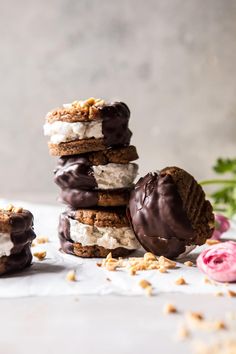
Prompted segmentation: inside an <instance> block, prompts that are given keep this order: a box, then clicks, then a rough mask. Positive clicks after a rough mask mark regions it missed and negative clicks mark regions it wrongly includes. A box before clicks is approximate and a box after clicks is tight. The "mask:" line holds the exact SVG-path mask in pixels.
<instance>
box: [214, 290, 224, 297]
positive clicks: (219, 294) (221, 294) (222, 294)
mask: <svg viewBox="0 0 236 354" xmlns="http://www.w3.org/2000/svg"><path fill="white" fill-rule="evenodd" d="M215 296H218V297H220V296H224V293H222V291H217V292H216V293H215Z"/></svg>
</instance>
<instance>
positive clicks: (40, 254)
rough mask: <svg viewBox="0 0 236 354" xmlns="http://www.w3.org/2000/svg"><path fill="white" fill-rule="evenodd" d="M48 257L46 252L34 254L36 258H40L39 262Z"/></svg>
mask: <svg viewBox="0 0 236 354" xmlns="http://www.w3.org/2000/svg"><path fill="white" fill-rule="evenodd" d="M46 255H47V252H46V251H42V252H35V253H34V254H33V256H34V257H36V258H38V260H39V261H42V260H43V259H44V258H45V257H46Z"/></svg>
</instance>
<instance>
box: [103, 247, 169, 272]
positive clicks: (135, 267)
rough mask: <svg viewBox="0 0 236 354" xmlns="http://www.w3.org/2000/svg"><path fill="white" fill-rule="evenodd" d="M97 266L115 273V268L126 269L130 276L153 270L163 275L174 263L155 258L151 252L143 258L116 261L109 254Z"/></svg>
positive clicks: (163, 258)
mask: <svg viewBox="0 0 236 354" xmlns="http://www.w3.org/2000/svg"><path fill="white" fill-rule="evenodd" d="M97 265H98V266H101V267H103V268H106V269H107V270H111V271H115V270H116V269H117V268H127V269H128V272H129V274H130V275H136V273H137V272H138V271H143V270H153V269H157V270H159V271H160V272H161V273H165V272H166V271H167V269H174V268H175V267H176V262H174V261H171V260H170V259H168V258H166V257H163V256H160V257H156V256H155V255H154V254H152V253H151V252H147V253H145V254H144V256H143V257H130V258H128V259H123V258H119V259H116V258H113V257H112V254H111V253H109V254H108V256H107V257H106V258H105V259H103V260H102V263H99V264H97Z"/></svg>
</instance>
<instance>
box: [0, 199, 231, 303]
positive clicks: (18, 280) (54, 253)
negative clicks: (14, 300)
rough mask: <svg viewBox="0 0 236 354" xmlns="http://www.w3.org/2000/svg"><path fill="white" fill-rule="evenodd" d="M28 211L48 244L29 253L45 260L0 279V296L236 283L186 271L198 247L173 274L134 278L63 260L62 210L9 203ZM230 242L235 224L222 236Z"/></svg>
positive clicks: (202, 289)
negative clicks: (71, 274) (71, 275)
mask: <svg viewBox="0 0 236 354" xmlns="http://www.w3.org/2000/svg"><path fill="white" fill-rule="evenodd" d="M7 204H9V201H6V200H0V206H1V207H3V206H6V205H7ZM13 204H14V205H16V206H23V207H24V208H25V209H28V210H30V211H31V212H32V213H33V214H34V218H35V232H36V234H37V236H47V237H48V238H49V241H50V242H49V243H46V244H42V245H37V246H36V247H33V248H32V251H33V252H37V251H41V250H45V251H46V252H47V257H46V259H45V260H43V261H38V260H37V259H35V258H34V259H33V264H32V266H31V267H30V268H28V269H27V270H25V271H23V272H21V273H18V274H14V275H10V276H9V275H8V276H4V277H1V278H0V297H21V296H45V295H49V296H50V295H94V294H97V295H105V294H106V295H107V294H116V295H126V296H132V295H143V294H144V291H143V289H141V288H140V287H139V285H138V283H139V281H140V280H141V279H146V280H149V281H150V282H151V283H152V285H153V288H154V295H155V294H158V293H161V292H166V293H170V292H183V293H188V294H198V293H199V294H203V293H216V292H218V291H223V292H227V289H231V290H234V291H236V284H230V285H224V284H219V283H218V284H217V283H216V284H205V282H204V278H205V276H204V274H202V273H201V272H200V271H199V270H198V269H197V268H196V267H186V266H184V265H183V262H184V261H185V260H194V259H196V256H197V254H198V253H199V252H200V251H201V247H198V248H197V249H195V250H194V251H193V252H192V253H191V254H190V255H188V256H187V257H186V259H185V260H182V261H181V262H178V267H177V269H173V270H169V271H168V273H164V274H162V273H160V272H159V271H157V270H150V271H142V272H139V273H138V274H137V275H136V276H130V275H129V274H128V272H127V270H126V269H121V270H118V271H115V272H109V271H107V270H105V269H103V268H101V267H98V266H97V265H96V263H97V262H98V261H99V260H98V259H82V258H78V257H75V256H72V255H66V254H63V253H61V252H60V251H59V242H58V237H57V226H58V217H59V214H60V212H62V211H63V207H56V206H49V205H37V204H30V203H26V202H22V201H19V202H17V201H16V202H14V203H13ZM225 237H226V238H231V239H236V225H235V223H232V229H231V230H230V231H229V232H228V233H227V234H226V235H225ZM72 269H73V270H75V271H76V275H77V281H76V282H68V281H67V280H66V275H67V273H68V271H69V270H72ZM180 276H183V277H184V278H185V280H186V281H187V283H188V284H187V285H182V286H178V285H176V284H175V280H176V279H177V278H179V277H180Z"/></svg>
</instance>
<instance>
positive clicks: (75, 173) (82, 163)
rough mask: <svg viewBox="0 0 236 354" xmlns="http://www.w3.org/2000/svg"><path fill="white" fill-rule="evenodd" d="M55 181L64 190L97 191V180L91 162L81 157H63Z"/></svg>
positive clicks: (56, 170)
mask: <svg viewBox="0 0 236 354" xmlns="http://www.w3.org/2000/svg"><path fill="white" fill-rule="evenodd" d="M54 181H55V183H56V184H57V185H58V186H59V187H61V188H62V189H66V188H72V189H73V188H80V189H88V190H89V189H95V188H96V187H97V182H96V179H95V178H94V175H93V170H92V168H91V164H90V162H89V160H88V159H87V158H86V157H84V156H80V155H75V156H71V157H69V158H68V157H61V158H60V159H59V161H58V165H57V168H56V169H55V171H54Z"/></svg>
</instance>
